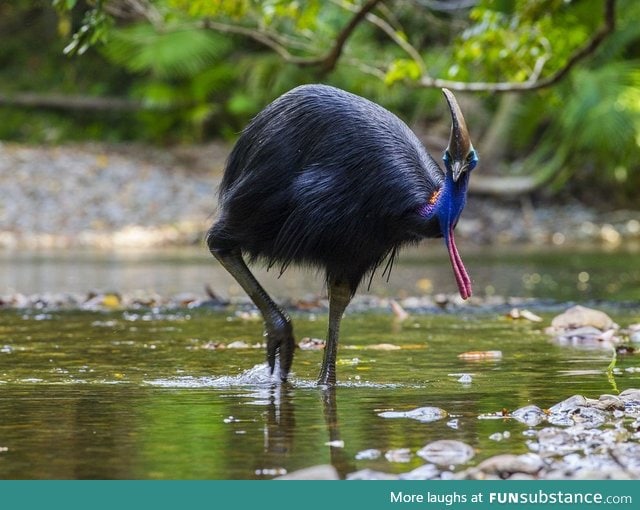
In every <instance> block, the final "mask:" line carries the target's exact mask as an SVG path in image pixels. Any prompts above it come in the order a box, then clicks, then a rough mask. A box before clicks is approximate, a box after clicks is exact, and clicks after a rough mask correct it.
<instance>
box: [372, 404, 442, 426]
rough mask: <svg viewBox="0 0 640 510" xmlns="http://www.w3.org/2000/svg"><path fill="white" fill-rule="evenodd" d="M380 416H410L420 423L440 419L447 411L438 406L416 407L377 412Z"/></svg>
mask: <svg viewBox="0 0 640 510" xmlns="http://www.w3.org/2000/svg"><path fill="white" fill-rule="evenodd" d="M378 416H380V417H382V418H411V419H412V420H417V421H419V422H422V423H430V422H432V421H437V420H441V419H442V418H446V417H447V411H445V410H444V409H440V408H439V407H418V408H417V409H412V410H411V411H404V412H403V411H385V412H382V413H378Z"/></svg>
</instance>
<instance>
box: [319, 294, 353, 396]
mask: <svg viewBox="0 0 640 510" xmlns="http://www.w3.org/2000/svg"><path fill="white" fill-rule="evenodd" d="M328 287H329V333H328V334H327V343H326V345H325V348H324V359H323V360H322V368H321V369H320V377H319V378H318V386H333V385H335V383H336V355H337V354H338V336H339V334H340V321H341V320H342V314H343V313H344V311H345V309H346V308H347V305H348V304H349V302H350V301H351V298H352V297H353V292H352V291H351V286H350V285H349V284H347V283H346V282H340V281H330V282H329V284H328Z"/></svg>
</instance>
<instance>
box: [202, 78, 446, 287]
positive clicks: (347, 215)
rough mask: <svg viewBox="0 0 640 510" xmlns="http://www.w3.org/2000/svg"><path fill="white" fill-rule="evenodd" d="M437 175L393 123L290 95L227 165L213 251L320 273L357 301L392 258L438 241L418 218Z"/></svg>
mask: <svg viewBox="0 0 640 510" xmlns="http://www.w3.org/2000/svg"><path fill="white" fill-rule="evenodd" d="M443 181H444V173H443V171H442V170H441V169H440V167H439V166H438V164H437V163H436V162H435V161H434V160H433V158H432V157H431V156H430V155H429V154H428V153H427V152H426V150H425V149H424V147H423V146H422V144H421V143H420V142H419V140H418V139H417V138H416V136H415V135H414V134H413V132H412V131H411V130H410V129H409V128H408V127H407V126H406V125H405V124H404V123H403V122H402V121H401V120H400V119H398V117H396V116H395V115H393V114H392V113H390V112H389V111H387V110H385V109H384V108H382V107H381V106H378V105H376V104H375V103H372V102H371V101H368V100H366V99H364V98H361V97H359V96H356V95H353V94H350V93H348V92H344V91H342V90H339V89H336V88H333V87H328V86H324V85H305V86H301V87H298V88H296V89H293V90H291V91H290V92H288V93H286V94H284V95H283V96H281V97H280V98H278V99H276V100H275V101H274V102H273V103H271V104H270V105H269V106H267V107H266V108H265V109H264V110H263V111H262V112H261V113H260V114H258V115H257V116H256V117H255V118H254V119H253V120H252V122H251V123H250V124H249V125H248V126H247V127H246V129H245V130H244V131H243V133H242V135H241V136H240V139H239V140H238V142H237V144H236V145H235V147H234V149H233V151H232V153H231V154H230V156H229V159H228V162H227V166H226V169H225V174H224V177H223V180H222V183H221V186H220V209H219V217H218V220H217V222H216V223H215V224H214V225H213V227H212V228H211V230H210V231H209V234H208V242H209V246H210V248H211V249H212V250H213V249H216V250H233V249H238V248H239V249H240V250H241V251H242V252H243V253H244V254H247V255H248V256H249V257H250V258H251V259H252V260H256V259H263V260H265V261H266V263H267V264H268V265H269V266H273V265H275V266H276V267H279V269H280V270H281V271H284V270H286V268H287V267H288V266H289V265H290V264H292V263H295V264H303V265H310V266H316V267H318V268H321V269H324V270H326V275H327V279H328V280H333V281H344V282H347V283H348V284H349V285H350V287H351V289H352V292H355V290H356V288H357V287H358V285H359V283H360V281H361V280H362V278H363V276H364V275H365V274H367V273H368V272H372V271H374V270H375V269H376V268H377V267H378V266H380V264H382V262H383V261H384V260H385V258H387V257H390V259H389V263H388V267H387V269H385V272H387V270H389V271H390V267H391V264H392V263H393V259H394V257H395V255H396V253H397V250H398V249H399V248H400V247H401V246H402V245H404V244H406V243H411V242H417V241H419V240H420V239H421V238H423V237H440V236H441V235H442V232H441V231H440V226H439V223H438V220H437V219H436V218H432V219H425V217H424V215H422V216H421V215H420V214H419V210H420V208H421V207H424V204H425V203H427V201H428V200H429V197H430V196H431V195H432V194H433V193H434V192H435V191H436V190H437V189H439V188H440V187H441V186H442V184H443Z"/></svg>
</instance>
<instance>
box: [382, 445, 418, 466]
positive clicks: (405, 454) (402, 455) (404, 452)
mask: <svg viewBox="0 0 640 510" xmlns="http://www.w3.org/2000/svg"><path fill="white" fill-rule="evenodd" d="M411 456H412V455H411V450H409V448H396V449H395V450H389V451H388V452H386V453H385V454H384V457H385V459H387V460H388V461H389V462H399V463H407V462H411Z"/></svg>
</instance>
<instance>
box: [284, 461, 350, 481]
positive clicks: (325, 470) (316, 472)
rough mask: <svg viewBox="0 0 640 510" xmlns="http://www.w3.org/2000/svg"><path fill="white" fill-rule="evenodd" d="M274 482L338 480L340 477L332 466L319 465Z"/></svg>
mask: <svg viewBox="0 0 640 510" xmlns="http://www.w3.org/2000/svg"><path fill="white" fill-rule="evenodd" d="M274 480H340V476H339V475H338V471H336V468H334V467H333V466H332V465H330V464H320V465H318V466H311V467H308V468H303V469H298V470H297V471H292V472H291V473H287V474H286V475H282V476H277V477H276V478H274Z"/></svg>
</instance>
